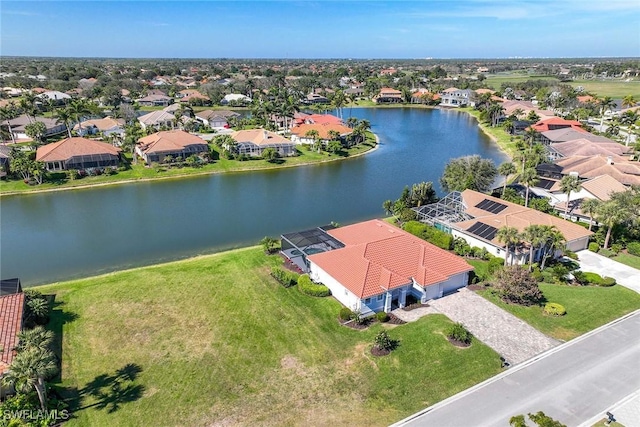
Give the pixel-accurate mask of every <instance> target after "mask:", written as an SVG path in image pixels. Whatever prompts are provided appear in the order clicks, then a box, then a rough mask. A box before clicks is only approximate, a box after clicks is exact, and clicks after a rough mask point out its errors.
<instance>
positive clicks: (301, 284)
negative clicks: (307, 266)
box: [298, 274, 331, 297]
mask: <svg viewBox="0 0 640 427" xmlns="http://www.w3.org/2000/svg"><path fill="white" fill-rule="evenodd" d="M298 289H300V291H301V292H302V293H303V294H306V295H310V296H312V297H328V296H329V295H331V291H330V290H329V288H327V287H326V286H325V285H323V284H319V283H313V282H312V281H311V279H310V278H309V275H308V274H303V275H302V276H300V277H298Z"/></svg>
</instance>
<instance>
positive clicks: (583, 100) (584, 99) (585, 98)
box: [576, 95, 595, 104]
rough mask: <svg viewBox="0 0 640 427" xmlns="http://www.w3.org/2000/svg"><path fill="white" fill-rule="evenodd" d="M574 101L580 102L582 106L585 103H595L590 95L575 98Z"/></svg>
mask: <svg viewBox="0 0 640 427" xmlns="http://www.w3.org/2000/svg"><path fill="white" fill-rule="evenodd" d="M576 99H577V100H578V102H580V103H582V104H585V103H587V102H594V101H595V99H594V98H593V96H591V95H582V96H576Z"/></svg>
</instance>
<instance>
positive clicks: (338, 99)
mask: <svg viewBox="0 0 640 427" xmlns="http://www.w3.org/2000/svg"><path fill="white" fill-rule="evenodd" d="M346 102H347V98H346V97H345V95H344V92H343V91H341V90H338V91H336V93H335V94H334V95H333V99H332V100H331V103H332V104H333V106H334V107H335V109H336V110H337V112H338V117H340V118H341V119H342V107H344V106H345V104H346Z"/></svg>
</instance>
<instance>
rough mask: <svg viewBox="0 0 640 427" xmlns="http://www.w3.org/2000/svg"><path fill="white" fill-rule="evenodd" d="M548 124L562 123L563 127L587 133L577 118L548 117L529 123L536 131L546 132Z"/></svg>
mask: <svg viewBox="0 0 640 427" xmlns="http://www.w3.org/2000/svg"><path fill="white" fill-rule="evenodd" d="M550 125H556V126H558V125H564V126H565V127H571V128H573V129H575V130H577V131H582V132H585V133H587V131H586V130H584V129H582V123H580V122H579V121H577V120H565V119H563V118H561V117H550V118H548V119H543V120H540V121H539V122H538V123H536V124H534V125H531V127H532V128H533V129H535V130H536V131H537V132H546V131H548V130H551V129H549V126H550Z"/></svg>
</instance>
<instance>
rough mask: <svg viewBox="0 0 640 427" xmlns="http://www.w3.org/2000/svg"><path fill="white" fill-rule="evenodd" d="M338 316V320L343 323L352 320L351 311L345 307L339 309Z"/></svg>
mask: <svg viewBox="0 0 640 427" xmlns="http://www.w3.org/2000/svg"><path fill="white" fill-rule="evenodd" d="M339 316H340V320H342V321H343V322H346V321H347V320H351V319H353V311H351V310H350V309H349V308H347V307H342V308H341V309H340V314H339Z"/></svg>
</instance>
